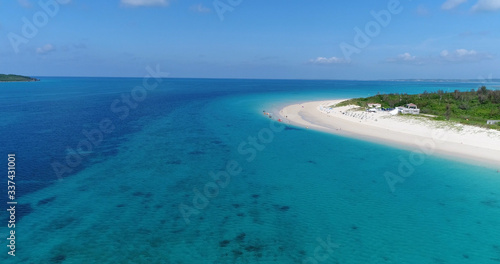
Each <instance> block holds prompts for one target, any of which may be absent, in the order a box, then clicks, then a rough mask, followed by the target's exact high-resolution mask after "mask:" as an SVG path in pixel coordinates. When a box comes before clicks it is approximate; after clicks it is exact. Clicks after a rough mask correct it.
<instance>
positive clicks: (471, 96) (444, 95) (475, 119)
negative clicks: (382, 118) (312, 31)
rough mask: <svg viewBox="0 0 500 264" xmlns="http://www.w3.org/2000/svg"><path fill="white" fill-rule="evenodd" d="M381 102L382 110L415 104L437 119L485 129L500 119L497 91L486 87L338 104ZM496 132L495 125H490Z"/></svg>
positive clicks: (496, 126) (393, 96) (354, 100)
mask: <svg viewBox="0 0 500 264" xmlns="http://www.w3.org/2000/svg"><path fill="white" fill-rule="evenodd" d="M368 103H380V104H382V107H384V108H393V107H396V106H404V105H406V104H409V103H414V104H416V105H418V107H419V108H420V112H421V113H422V114H429V115H435V116H437V117H436V119H441V120H443V119H446V120H453V121H458V122H460V123H464V124H472V125H479V126H486V121H487V120H500V90H488V89H487V88H486V87H485V86H482V87H481V88H479V89H477V90H474V89H472V90H470V91H468V92H461V91H458V90H455V91H454V92H445V91H442V90H438V91H437V92H431V93H429V92H424V93H422V94H415V95H409V94H406V93H405V94H397V93H396V94H378V95H375V96H372V97H367V98H356V99H352V100H348V101H345V102H342V104H341V105H349V104H353V105H359V106H362V107H366V106H367V104H368ZM490 127H492V128H496V129H498V128H499V126H498V125H493V126H490Z"/></svg>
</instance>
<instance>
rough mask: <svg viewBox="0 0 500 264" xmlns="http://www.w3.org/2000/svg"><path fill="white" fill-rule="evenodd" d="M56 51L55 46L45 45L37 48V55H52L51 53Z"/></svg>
mask: <svg viewBox="0 0 500 264" xmlns="http://www.w3.org/2000/svg"><path fill="white" fill-rule="evenodd" d="M55 50H56V48H55V47H54V45H52V44H45V45H43V46H42V47H40V48H36V53H37V54H47V53H50V52H52V51H55Z"/></svg>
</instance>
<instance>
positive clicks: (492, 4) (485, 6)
mask: <svg viewBox="0 0 500 264" xmlns="http://www.w3.org/2000/svg"><path fill="white" fill-rule="evenodd" d="M472 10H473V11H499V10H500V0H479V1H478V2H477V4H475V5H474V6H473V7H472Z"/></svg>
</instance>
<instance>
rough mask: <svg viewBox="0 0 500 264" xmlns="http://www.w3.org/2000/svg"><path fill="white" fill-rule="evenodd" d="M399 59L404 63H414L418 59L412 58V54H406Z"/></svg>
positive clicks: (399, 56)
mask: <svg viewBox="0 0 500 264" xmlns="http://www.w3.org/2000/svg"><path fill="white" fill-rule="evenodd" d="M398 58H399V59H401V60H404V61H414V60H415V59H416V58H417V57H415V56H412V55H411V54H410V53H408V52H406V53H403V54H400V55H398Z"/></svg>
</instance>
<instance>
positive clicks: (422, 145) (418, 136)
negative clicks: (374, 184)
mask: <svg viewBox="0 0 500 264" xmlns="http://www.w3.org/2000/svg"><path fill="white" fill-rule="evenodd" d="M341 101H343V100H328V101H315V102H306V103H302V104H294V105H289V106H286V107H285V108H283V109H282V110H281V111H280V112H279V114H280V116H281V118H282V119H283V120H284V122H287V123H290V124H292V125H295V126H300V127H305V128H309V129H315V130H320V131H324V132H328V133H334V134H339V135H344V136H350V137H355V138H359V139H364V140H368V141H372V142H376V143H383V144H388V145H392V146H395V147H399V148H404V149H408V150H411V151H418V152H422V153H425V154H430V155H433V154H439V155H444V156H451V157H454V158H455V159H457V158H458V159H461V160H468V161H474V162H475V163H476V162H479V163H482V164H485V165H493V166H494V167H495V168H497V167H498V168H497V169H500V131H497V130H491V129H485V128H479V127H474V126H466V125H461V124H452V123H449V122H438V121H432V120H428V119H425V118H423V117H418V116H417V117H415V116H399V115H396V116H391V115H390V114H389V113H386V112H378V113H366V112H364V111H358V110H356V109H355V108H353V107H349V106H345V107H335V108H333V110H328V109H329V108H328V106H331V105H334V104H337V103H339V102H341Z"/></svg>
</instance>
